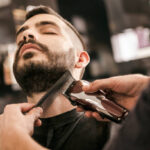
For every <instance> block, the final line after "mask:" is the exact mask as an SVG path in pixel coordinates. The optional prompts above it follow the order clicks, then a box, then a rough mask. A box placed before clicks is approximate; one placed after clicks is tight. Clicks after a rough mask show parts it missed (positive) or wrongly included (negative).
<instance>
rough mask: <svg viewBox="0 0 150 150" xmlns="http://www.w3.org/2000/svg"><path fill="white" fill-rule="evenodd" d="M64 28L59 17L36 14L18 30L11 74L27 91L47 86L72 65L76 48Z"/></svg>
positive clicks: (65, 26)
mask: <svg viewBox="0 0 150 150" xmlns="http://www.w3.org/2000/svg"><path fill="white" fill-rule="evenodd" d="M67 29H68V26H67V25H66V24H65V23H64V22H62V21H61V20H60V19H59V18H57V17H55V16H53V15H49V14H39V15H36V16H33V17H32V18H30V19H29V20H27V21H26V22H25V23H24V24H23V25H22V27H21V28H20V30H19V31H18V33H17V39H16V42H17V45H18V50H17V52H16V56H15V61H14V74H15V77H16V79H17V81H18V83H19V84H20V86H21V87H22V88H23V90H24V91H25V92H26V93H27V94H31V93H33V92H41V91H45V90H47V89H48V88H49V87H50V86H51V85H52V84H53V83H54V82H56V80H57V79H58V78H59V77H60V76H61V75H62V73H63V72H65V71H66V70H72V69H73V68H74V65H75V61H76V60H75V59H76V58H75V56H76V51H75V49H74V47H73V44H72V41H71V40H70V38H69V36H70V35H69V32H67ZM29 89H30V91H29Z"/></svg>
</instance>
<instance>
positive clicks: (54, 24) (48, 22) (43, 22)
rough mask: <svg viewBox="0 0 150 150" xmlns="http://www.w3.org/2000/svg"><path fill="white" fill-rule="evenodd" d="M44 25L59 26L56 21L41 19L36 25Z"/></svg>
mask: <svg viewBox="0 0 150 150" xmlns="http://www.w3.org/2000/svg"><path fill="white" fill-rule="evenodd" d="M44 25H52V26H55V27H57V28H59V26H58V25H57V24H56V23H55V22H52V21H41V22H38V23H36V24H35V26H36V27H39V26H44Z"/></svg>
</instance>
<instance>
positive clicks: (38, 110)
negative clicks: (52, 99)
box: [27, 107, 43, 120]
mask: <svg viewBox="0 0 150 150" xmlns="http://www.w3.org/2000/svg"><path fill="white" fill-rule="evenodd" d="M42 113H43V109H42V108H41V107H35V108H32V109H31V110H30V111H29V112H28V113H27V116H28V117H29V116H30V117H31V118H32V119H34V120H37V119H38V118H39V117H40V116H41V115H42Z"/></svg>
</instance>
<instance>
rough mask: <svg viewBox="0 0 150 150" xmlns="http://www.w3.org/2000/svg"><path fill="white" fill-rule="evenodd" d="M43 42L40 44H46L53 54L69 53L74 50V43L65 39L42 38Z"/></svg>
mask: <svg viewBox="0 0 150 150" xmlns="http://www.w3.org/2000/svg"><path fill="white" fill-rule="evenodd" d="M41 39H42V40H40V41H39V42H40V43H43V44H45V45H46V46H47V47H48V48H49V49H50V50H51V51H52V52H56V51H57V52H61V51H63V52H67V51H69V49H72V48H73V45H72V43H71V42H70V41H69V40H67V39H65V38H62V37H61V38H60V37H59V38H58V37H57V36H56V37H52V38H48V37H47V38H41Z"/></svg>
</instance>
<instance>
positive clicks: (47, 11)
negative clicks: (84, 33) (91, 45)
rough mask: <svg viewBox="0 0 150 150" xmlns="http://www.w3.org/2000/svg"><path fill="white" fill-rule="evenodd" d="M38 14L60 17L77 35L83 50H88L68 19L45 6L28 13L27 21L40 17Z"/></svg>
mask: <svg viewBox="0 0 150 150" xmlns="http://www.w3.org/2000/svg"><path fill="white" fill-rule="evenodd" d="M38 14H51V15H54V16H56V17H58V18H59V19H60V20H62V21H63V22H64V23H65V24H66V25H67V26H68V27H70V28H71V29H72V31H73V32H74V33H75V34H76V35H77V37H78V38H79V40H80V42H81V44H82V47H83V49H84V50H85V49H86V46H85V44H84V42H83V40H82V38H81V35H80V34H79V32H78V31H77V30H76V29H75V27H74V26H73V25H72V24H71V23H70V22H68V21H67V20H66V19H64V18H63V17H61V16H60V15H59V14H58V13H56V12H55V11H54V10H53V9H51V8H50V7H46V6H43V5H40V6H37V7H35V8H34V9H32V10H31V11H29V12H27V14H26V20H28V19H29V18H31V17H33V16H35V15H38Z"/></svg>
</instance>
